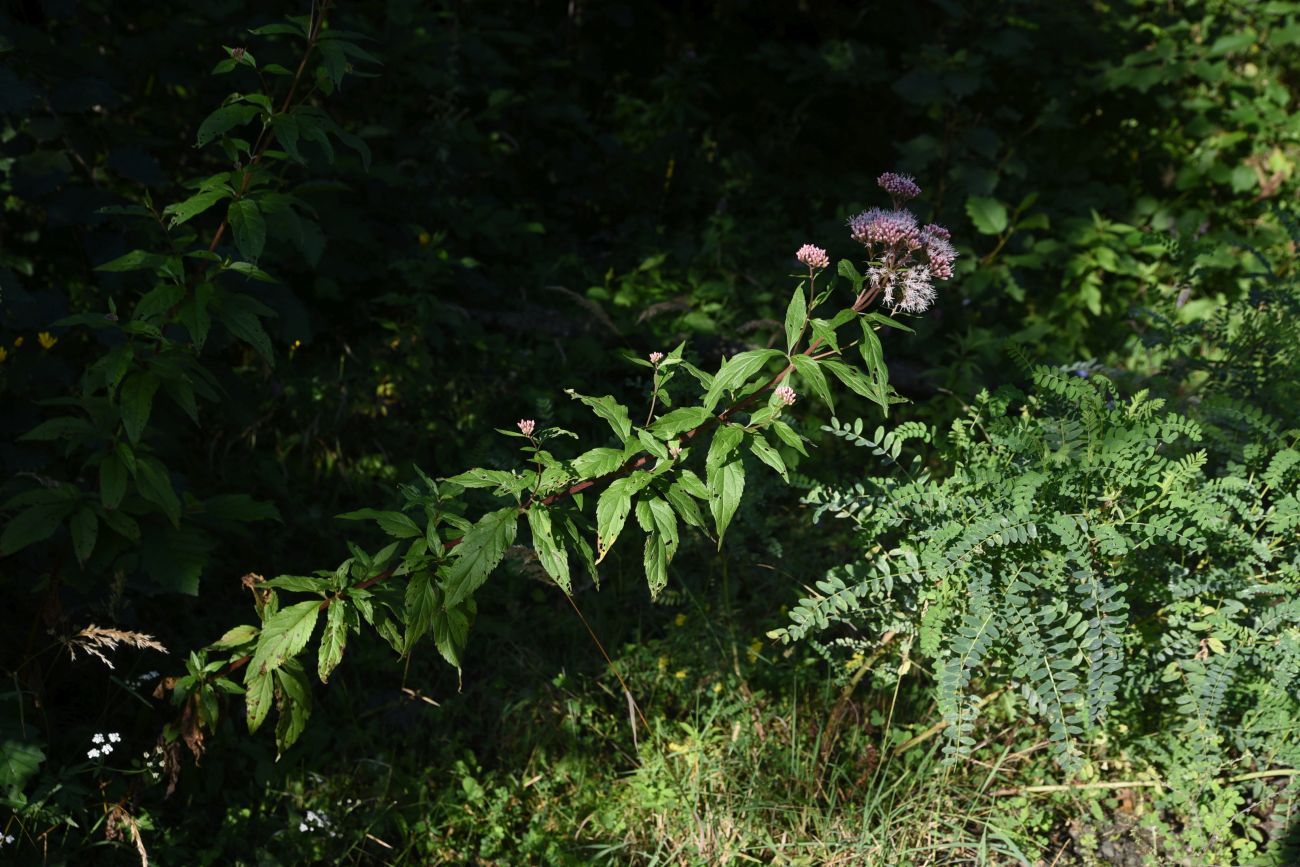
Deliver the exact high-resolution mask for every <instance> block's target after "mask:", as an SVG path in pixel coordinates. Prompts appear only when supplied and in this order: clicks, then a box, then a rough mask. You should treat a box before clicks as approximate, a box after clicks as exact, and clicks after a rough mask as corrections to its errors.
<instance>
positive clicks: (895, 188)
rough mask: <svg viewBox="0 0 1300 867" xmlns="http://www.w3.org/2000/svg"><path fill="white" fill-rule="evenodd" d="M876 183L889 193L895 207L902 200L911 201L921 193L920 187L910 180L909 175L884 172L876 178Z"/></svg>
mask: <svg viewBox="0 0 1300 867" xmlns="http://www.w3.org/2000/svg"><path fill="white" fill-rule="evenodd" d="M876 184H878V185H879V186H880V188H881V189H882V190H884V191H885V192H887V193H889V197H890V198H891V199H893V200H894V207H895V208H897V207H898V206H899V205H901V204H902V203H903V202H908V201H911V200H912V199H915V198H916V197H917V196H919V195H921V188H920V187H918V186H917V185H916V181H914V180H912V178H911V176H910V175H899V174H895V173H894V172H885V173H884V174H883V175H881V176H880V177H878V178H876Z"/></svg>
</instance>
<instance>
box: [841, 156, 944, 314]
mask: <svg viewBox="0 0 1300 867" xmlns="http://www.w3.org/2000/svg"><path fill="white" fill-rule="evenodd" d="M876 183H877V184H879V186H880V188H881V189H882V190H884V191H885V192H886V193H888V194H889V195H890V198H892V199H893V201H894V207H893V208H892V209H885V208H871V209H870V210H867V211H863V212H862V213H860V214H858V215H856V216H855V217H853V218H852V219H851V220H849V234H850V235H851V236H852V237H853V240H855V241H857V242H858V243H859V244H861V245H863V246H864V247H866V248H867V254H868V255H869V256H870V257H871V259H872V260H873V262H872V264H871V265H870V266H868V268H867V279H868V281H869V285H870V286H871V288H873V289H875V290H876V291H878V292H879V293H880V294H881V297H882V298H883V300H884V303H885V304H887V305H889V306H890V307H892V308H894V309H895V310H902V311H903V312H905V313H923V312H924V311H926V310H927V309H929V307H930V305H931V304H933V303H934V299H935V288H934V281H935V280H949V279H951V278H952V276H953V263H954V262H956V260H957V250H956V248H955V247H953V245H952V241H951V240H950V239H951V237H952V236H951V234H950V233H949V232H948V230H947V229H945V228H944V227H943V226H939V225H936V224H934V223H930V224H929V225H925V226H922V225H920V224H919V223H918V222H917V219H916V216H915V215H913V214H912V212H911V211H907V210H904V209H903V208H902V207H901V205H902V204H903V203H904V202H906V201H909V200H911V199H914V198H916V197H917V196H918V195H920V193H921V188H920V187H918V186H917V185H916V182H915V181H913V180H912V179H911V178H909V177H907V176H905V175H898V174H894V173H893V172H885V173H884V174H883V175H881V176H880V177H879V178H878V179H877V180H876Z"/></svg>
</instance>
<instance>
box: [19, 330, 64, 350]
mask: <svg viewBox="0 0 1300 867" xmlns="http://www.w3.org/2000/svg"><path fill="white" fill-rule="evenodd" d="M18 339H19V340H21V339H22V338H21V337H20V338H18ZM36 339H37V340H39V341H40V342H41V348H42V349H53V348H54V344H56V343H58V342H59V338H57V337H55V336H54V335H52V334H50V332H48V331H42V332H41V333H40V334H38V335H36Z"/></svg>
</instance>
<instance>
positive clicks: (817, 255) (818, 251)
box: [794, 244, 831, 271]
mask: <svg viewBox="0 0 1300 867" xmlns="http://www.w3.org/2000/svg"><path fill="white" fill-rule="evenodd" d="M794 257H795V258H796V259H798V260H799V261H800V262H802V263H803V264H805V265H807V266H808V267H809V268H811V269H812V270H814V271H820V270H821V269H823V268H826V267H828V266H829V265H830V264H831V260H830V257H829V256H827V255H826V251H825V250H823V249H822V248H821V247H814V246H813V245H812V244H804V245H803V246H802V247H800V248H799V252H798V253H795V254H794Z"/></svg>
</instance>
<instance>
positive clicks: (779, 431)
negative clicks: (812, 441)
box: [772, 419, 808, 457]
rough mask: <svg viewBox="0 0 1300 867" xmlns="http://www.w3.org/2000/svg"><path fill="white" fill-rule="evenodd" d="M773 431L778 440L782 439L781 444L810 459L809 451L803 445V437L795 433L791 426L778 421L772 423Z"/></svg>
mask: <svg viewBox="0 0 1300 867" xmlns="http://www.w3.org/2000/svg"><path fill="white" fill-rule="evenodd" d="M772 431H773V433H775V434H776V435H777V438H778V439H780V440H781V442H783V443H785V444H786V445H788V446H789V447H790V448H792V449H794V450H795V451H797V452H798V453H799V454H801V455H803V456H804V457H808V451H807V449H806V448H805V447H804V444H803V437H801V436H799V434H798V433H796V432H795V429H794V428H792V427H790V425H788V424H786V423H785V422H783V421H781V420H780V419H777V420H776V421H774V422H772Z"/></svg>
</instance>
